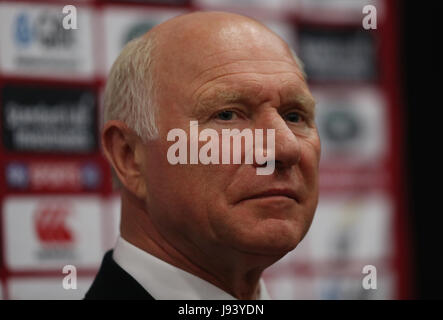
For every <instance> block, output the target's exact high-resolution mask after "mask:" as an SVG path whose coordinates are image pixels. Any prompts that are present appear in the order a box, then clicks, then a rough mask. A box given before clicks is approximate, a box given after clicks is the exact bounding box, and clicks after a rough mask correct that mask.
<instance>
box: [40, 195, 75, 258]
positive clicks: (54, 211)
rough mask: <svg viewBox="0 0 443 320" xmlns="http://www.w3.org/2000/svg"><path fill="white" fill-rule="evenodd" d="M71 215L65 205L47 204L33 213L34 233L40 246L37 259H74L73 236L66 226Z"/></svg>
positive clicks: (57, 203) (41, 205)
mask: <svg viewBox="0 0 443 320" xmlns="http://www.w3.org/2000/svg"><path fill="white" fill-rule="evenodd" d="M71 214H72V213H71V212H70V210H69V207H68V206H67V205H66V204H62V203H60V202H47V203H42V204H40V205H39V206H38V207H37V209H36V211H35V212H34V231H35V234H36V235H37V239H38V241H39V242H40V244H41V247H40V249H39V250H38V251H37V256H38V258H39V259H60V258H73V257H74V250H73V249H74V248H73V245H74V240H75V239H74V234H73V231H72V230H71V228H70V227H69V226H68V219H69V216H70V215H71Z"/></svg>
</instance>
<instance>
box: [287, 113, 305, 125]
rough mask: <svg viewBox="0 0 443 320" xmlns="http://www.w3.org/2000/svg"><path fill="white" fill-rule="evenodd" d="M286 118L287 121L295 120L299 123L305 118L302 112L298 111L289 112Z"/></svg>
mask: <svg viewBox="0 0 443 320" xmlns="http://www.w3.org/2000/svg"><path fill="white" fill-rule="evenodd" d="M285 118H286V120H287V121H290V122H294V123H298V122H300V121H302V120H303V118H302V116H301V115H300V114H298V113H297V112H291V113H288V114H287V115H286V116H285Z"/></svg>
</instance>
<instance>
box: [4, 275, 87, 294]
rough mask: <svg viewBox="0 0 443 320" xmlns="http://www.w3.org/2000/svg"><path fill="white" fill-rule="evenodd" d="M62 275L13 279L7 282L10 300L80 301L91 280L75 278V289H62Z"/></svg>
mask: <svg viewBox="0 0 443 320" xmlns="http://www.w3.org/2000/svg"><path fill="white" fill-rule="evenodd" d="M63 276H64V275H63V274H62V273H60V276H59V277H38V278H37V277H36V278H30V277H13V278H10V280H9V282H8V287H9V299H11V300H80V299H83V298H84V296H85V293H86V292H87V291H88V289H89V287H90V286H91V284H92V281H93V278H80V277H78V278H77V289H64V288H63Z"/></svg>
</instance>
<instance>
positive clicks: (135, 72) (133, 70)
mask: <svg viewBox="0 0 443 320" xmlns="http://www.w3.org/2000/svg"><path fill="white" fill-rule="evenodd" d="M154 48H155V37H154V36H153V35H149V36H142V37H138V38H136V39H134V40H132V41H130V42H129V43H128V44H127V45H126V46H125V47H124V48H123V50H122V51H121V53H120V55H119V56H118V58H117V60H116V61H115V62H114V65H113V66H112V68H111V71H110V73H109V76H108V80H107V83H106V89H105V93H104V100H103V107H104V110H103V113H104V123H106V122H107V121H109V120H121V121H123V122H124V123H126V125H127V126H128V127H129V128H131V129H132V130H134V131H135V132H136V134H137V135H138V136H140V138H142V140H143V141H146V140H148V139H154V138H155V137H157V136H158V128H157V125H156V119H155V118H156V114H157V106H156V92H155V91H156V90H155V85H154V74H155V73H154V59H153V51H154Z"/></svg>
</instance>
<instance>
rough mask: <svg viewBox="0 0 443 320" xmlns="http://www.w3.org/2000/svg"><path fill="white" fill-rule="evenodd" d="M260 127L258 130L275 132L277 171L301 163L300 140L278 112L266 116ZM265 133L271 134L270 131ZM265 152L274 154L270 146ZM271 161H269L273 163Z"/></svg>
mask: <svg viewBox="0 0 443 320" xmlns="http://www.w3.org/2000/svg"><path fill="white" fill-rule="evenodd" d="M259 125H260V126H259V127H258V128H263V129H274V130H275V131H274V132H275V150H274V157H273V161H274V162H275V169H277V170H284V169H288V168H290V167H292V166H294V165H296V164H297V163H298V162H299V161H300V158H301V148H300V142H299V140H298V139H299V138H297V136H296V135H295V133H294V132H293V131H292V130H291V129H290V128H289V126H288V124H287V122H286V121H285V120H284V119H283V118H282V116H281V115H280V114H279V113H278V112H277V110H275V109H274V110H272V113H270V114H267V115H266V116H264V117H263V119H262V120H261V121H260V124H259ZM264 131H265V132H267V134H269V130H264ZM264 141H267V139H266V138H265V139H264ZM265 152H266V153H268V152H272V150H268V146H266V147H265ZM271 159H272V158H271ZM271 159H270V160H269V161H272V160H271ZM256 165H257V166H260V167H262V166H266V165H267V163H264V164H261V165H260V164H256Z"/></svg>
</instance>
